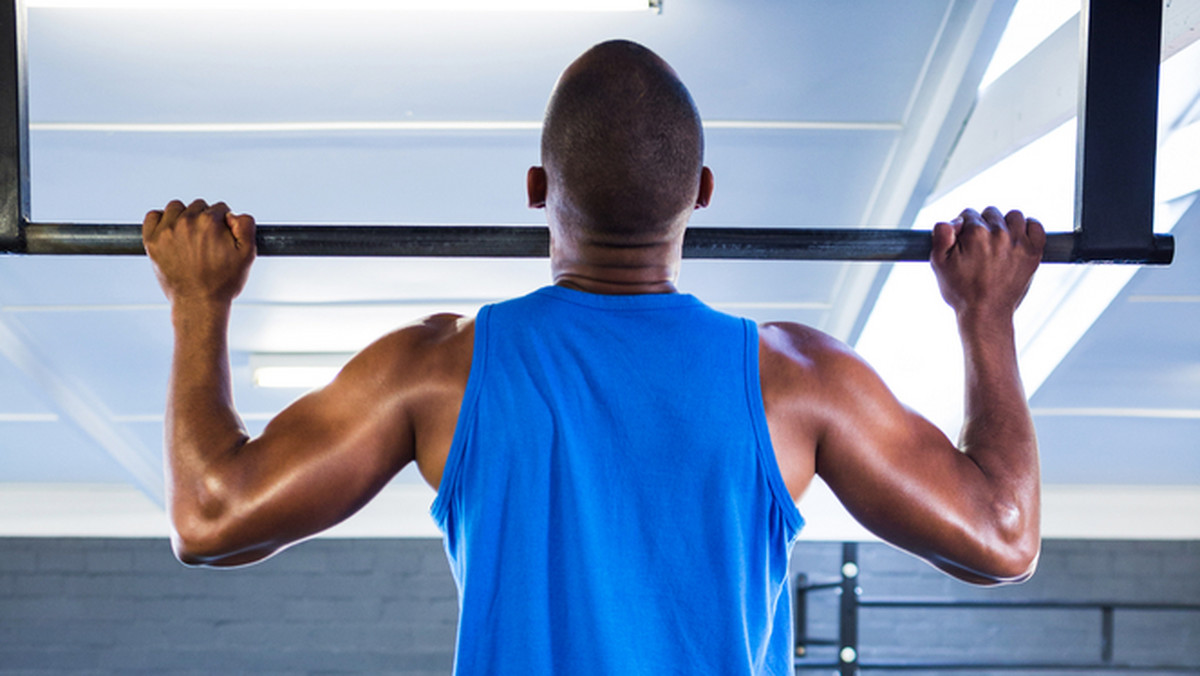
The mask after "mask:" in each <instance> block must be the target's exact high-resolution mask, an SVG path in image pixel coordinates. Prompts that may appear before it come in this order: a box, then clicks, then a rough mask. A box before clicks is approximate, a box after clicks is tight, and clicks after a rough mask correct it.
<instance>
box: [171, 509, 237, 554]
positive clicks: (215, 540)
mask: <svg viewBox="0 0 1200 676" xmlns="http://www.w3.org/2000/svg"><path fill="white" fill-rule="evenodd" d="M171 526H172V527H171V550H172V551H173V552H174V553H175V558H176V559H178V560H179V562H180V563H182V564H183V565H185V566H211V565H214V562H216V561H219V560H220V559H221V558H222V556H223V555H226V554H227V553H228V552H227V551H225V549H226V548H225V547H224V546H223V544H222V542H221V538H220V537H219V533H218V530H217V528H215V527H214V525H213V524H211V523H205V522H204V520H202V519H198V518H194V517H183V516H179V515H173V516H172V519H171Z"/></svg>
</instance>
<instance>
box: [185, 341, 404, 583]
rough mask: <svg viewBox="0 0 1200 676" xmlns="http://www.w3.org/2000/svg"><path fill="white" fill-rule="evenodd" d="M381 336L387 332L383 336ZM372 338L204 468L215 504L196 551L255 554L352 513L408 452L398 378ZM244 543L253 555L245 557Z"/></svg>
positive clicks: (224, 556) (228, 557)
mask: <svg viewBox="0 0 1200 676" xmlns="http://www.w3.org/2000/svg"><path fill="white" fill-rule="evenodd" d="M385 340H386V339H385ZM379 350H380V347H379V346H372V347H371V348H368V349H367V350H364V352H363V353H361V354H359V355H358V356H356V357H355V358H354V359H352V360H351V361H350V363H348V364H347V365H346V367H345V368H344V369H343V370H342V372H341V373H339V374H338V376H337V377H336V378H335V379H334V381H333V382H331V383H330V384H329V385H327V386H325V387H323V388H321V389H319V390H316V391H313V392H310V393H308V394H306V395H304V396H303V397H301V398H300V399H298V400H297V401H295V402H294V403H292V404H291V405H290V406H288V407H287V408H286V409H284V410H283V411H282V412H280V413H279V414H278V415H277V416H275V418H273V419H272V420H271V421H270V422H269V423H268V424H267V426H266V428H265V429H264V430H263V433H262V434H261V435H259V436H258V437H256V438H254V439H251V440H249V441H247V442H246V444H244V445H243V446H242V447H241V448H240V449H238V450H237V451H236V452H235V453H232V454H230V455H228V456H226V457H225V458H224V459H223V462H222V464H223V465H224V467H216V468H213V469H214V471H213V473H212V474H211V476H212V477H213V478H214V479H215V480H216V481H215V483H214V487H215V488H217V490H218V491H219V494H218V495H217V496H215V497H218V498H220V500H219V501H218V502H215V503H214V504H218V505H219V506H220V510H221V513H220V515H219V518H217V519H215V520H214V523H213V524H212V526H213V529H214V534H215V537H214V539H215V540H216V542H215V543H214V545H215V549H214V551H212V552H210V554H217V553H218V552H219V553H220V554H221V556H219V557H218V558H216V559H213V560H208V561H201V562H203V563H210V564H214V565H220V562H221V561H223V560H224V561H230V562H246V561H244V560H243V559H246V558H249V560H256V559H257V558H262V557H265V556H269V555H270V554H271V553H273V552H275V551H278V550H279V549H281V548H283V547H286V546H287V545H289V544H291V543H293V542H296V541H298V540H301V539H304V538H306V537H309V536H311V535H313V534H315V533H318V532H320V531H322V530H325V529H327V528H329V527H331V526H333V525H335V524H337V523H339V522H340V521H342V520H344V519H346V518H347V517H349V516H350V515H352V514H354V513H355V512H356V511H358V509H360V508H361V507H362V506H363V505H364V504H366V503H367V502H368V501H369V500H370V499H371V498H372V497H374V496H375V495H376V494H377V493H378V492H379V490H381V489H382V488H383V487H384V486H385V485H386V484H387V482H388V481H389V480H390V479H391V478H392V477H394V476H395V474H396V473H397V472H399V471H400V470H401V469H403V467H404V466H405V465H406V464H407V463H408V462H409V461H410V460H411V459H412V456H413V451H412V427H411V423H410V418H409V416H408V415H407V414H406V413H405V411H404V396H403V391H402V390H403V388H400V387H398V386H397V385H396V384H395V383H394V382H392V379H390V378H388V377H387V376H386V375H383V372H384V371H386V370H387V368H388V364H386V363H385V362H388V361H390V359H388V358H387V357H386V355H382V354H380V353H379ZM245 552H257V553H258V554H259V555H258V556H249V557H246V556H244V555H243V553H245Z"/></svg>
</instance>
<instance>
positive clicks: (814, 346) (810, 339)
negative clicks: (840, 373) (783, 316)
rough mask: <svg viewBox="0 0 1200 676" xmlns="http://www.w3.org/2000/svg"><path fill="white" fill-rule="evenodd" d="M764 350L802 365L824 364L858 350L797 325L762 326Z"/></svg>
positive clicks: (769, 323) (792, 323)
mask: <svg viewBox="0 0 1200 676" xmlns="http://www.w3.org/2000/svg"><path fill="white" fill-rule="evenodd" d="M758 335H759V345H760V349H761V350H763V351H764V352H765V353H766V354H770V355H774V356H777V357H778V358H781V359H785V360H787V361H790V362H794V363H796V364H798V365H808V366H817V365H819V364H821V363H824V362H827V361H830V360H837V359H838V358H840V357H844V356H848V355H853V354H854V351H853V350H851V349H850V347H849V346H848V345H846V344H845V343H843V342H842V341H840V340H838V339H837V338H834V337H833V336H831V335H829V334H828V333H825V332H824V331H821V330H820V329H816V328H813V327H811V326H808V325H806V324H799V323H797V322H766V323H763V324H759V326H758Z"/></svg>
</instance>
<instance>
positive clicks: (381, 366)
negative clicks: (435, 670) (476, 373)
mask: <svg viewBox="0 0 1200 676" xmlns="http://www.w3.org/2000/svg"><path fill="white" fill-rule="evenodd" d="M474 335H475V319H474V317H467V316H464V315H459V314H454V313H440V314H433V315H429V316H427V317H425V318H423V319H420V320H418V321H416V322H413V323H412V324H409V325H408V326H405V327H402V328H399V329H396V330H395V331H392V332H391V333H389V334H387V335H385V336H383V337H382V338H380V339H379V340H377V341H375V342H374V343H372V344H371V345H370V346H369V347H367V348H366V349H365V350H363V352H362V355H361V356H363V357H366V358H368V359H369V360H370V361H371V362H373V364H374V365H375V369H376V370H377V374H378V375H379V376H380V377H388V376H389V375H390V376H394V377H400V378H405V379H414V378H415V379H416V380H418V381H419V380H427V379H429V378H438V377H444V376H450V377H454V376H457V375H460V374H462V373H466V372H467V371H469V370H470V366H471V354H472V348H473V342H474Z"/></svg>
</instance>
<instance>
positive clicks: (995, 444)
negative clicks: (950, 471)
mask: <svg viewBox="0 0 1200 676" xmlns="http://www.w3.org/2000/svg"><path fill="white" fill-rule="evenodd" d="M959 331H960V333H961V336H962V341H963V352H964V357H965V359H966V401H965V406H966V415H965V419H964V424H963V430H962V439H961V446H962V448H963V450H964V451H965V452H966V454H967V455H968V457H970V458H971V459H972V460H973V461H974V462H975V463H976V464H977V465H978V466H979V468H980V469H981V470H982V471H983V473H984V475H985V476H986V477H987V481H988V484H989V485H990V486H991V488H992V495H991V496H989V497H990V499H991V502H992V505H993V507H994V509H995V511H996V526H997V532H998V535H999V536H1000V538H1001V540H1002V541H1004V542H1005V543H1006V544H1009V545H1011V546H1014V547H1016V548H1017V549H1018V550H1023V551H1026V552H1033V553H1036V550H1037V546H1038V541H1039V538H1040V531H1039V521H1040V483H1041V482H1040V477H1039V468H1038V453H1037V439H1036V435H1035V432H1034V427H1033V420H1032V417H1031V416H1030V413H1029V406H1028V404H1027V403H1026V401H1025V392H1024V388H1023V386H1022V384H1021V377H1020V373H1019V371H1018V368H1017V356H1016V341H1015V338H1014V334H1013V324H1012V319H1011V315H1009V314H1007V313H1005V314H1004V315H1003V316H996V315H992V316H988V315H981V314H977V315H972V314H968V313H963V314H960V316H959Z"/></svg>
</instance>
